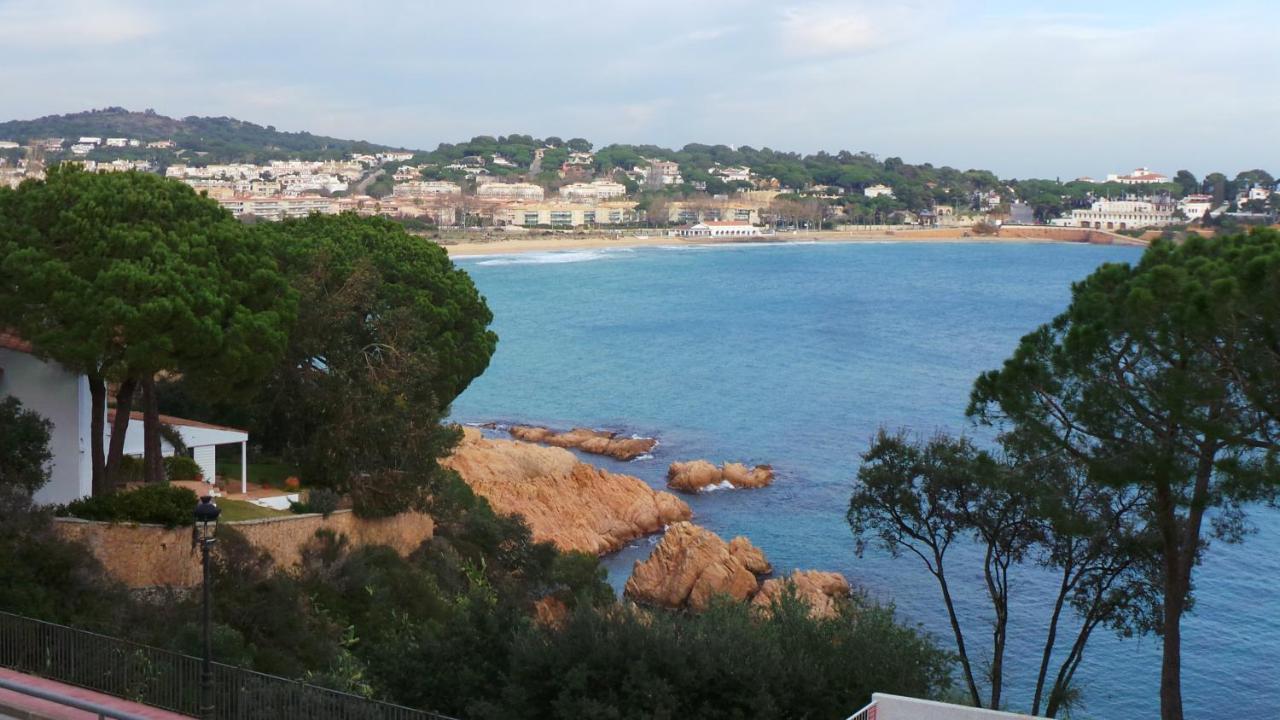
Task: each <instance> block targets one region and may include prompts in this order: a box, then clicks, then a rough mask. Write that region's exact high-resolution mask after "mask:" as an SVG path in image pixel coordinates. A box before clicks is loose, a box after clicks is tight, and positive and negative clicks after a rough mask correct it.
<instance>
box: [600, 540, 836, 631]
mask: <svg viewBox="0 0 1280 720" xmlns="http://www.w3.org/2000/svg"><path fill="white" fill-rule="evenodd" d="M772 571H773V568H772V567H770V565H769V561H768V560H766V559H765V556H764V553H763V552H761V551H760V549H759V548H757V547H755V546H754V545H752V544H751V541H750V540H747V539H746V538H745V537H741V536H739V537H736V538H734V539H733V540H731V541H729V542H727V543H726V542H725V541H724V540H722V539H720V537H719V536H717V535H716V534H715V533H713V532H711V531H710V530H707V529H705V528H701V527H698V526H697V525H694V524H692V523H688V522H681V523H676V524H675V525H672V526H671V527H670V528H668V529H667V533H666V535H664V536H663V538H662V542H660V543H658V546H657V547H656V548H654V551H653V553H652V554H650V555H649V557H648V558H647V559H646V560H643V561H637V562H636V564H635V566H634V567H633V568H632V570H631V577H630V578H628V579H627V585H626V588H625V590H624V594H625V595H626V596H627V597H628V598H630V599H632V600H634V601H636V602H639V603H644V604H648V605H659V606H662V607H667V608H673V609H688V610H694V611H701V610H705V609H706V608H707V607H708V606H709V605H710V604H711V601H712V599H713V598H715V597H717V596H724V597H728V598H732V599H734V600H738V601H742V602H746V601H750V602H751V603H752V605H753V606H755V607H757V608H759V609H760V610H761V611H763V612H768V611H769V610H770V609H771V608H772V605H773V603H774V601H775V600H777V599H778V598H781V597H782V596H783V594H784V593H785V592H786V590H787V587H788V586H791V587H794V588H795V594H796V597H797V598H798V599H800V600H801V601H802V602H804V603H805V604H807V605H808V606H809V608H810V614H811V615H812V616H813V617H824V618H825V617H834V616H835V615H836V614H837V613H838V612H839V603H840V601H841V599H843V598H847V597H849V592H850V590H849V583H848V581H846V580H845V579H844V576H843V575H841V574H840V573H834V572H821V571H817V570H796V571H794V572H792V573H791V576H790V577H788V578H770V579H768V580H765V581H764V583H760V581H759V579H758V577H757V576H760V575H767V574H769V573H770V572H772Z"/></svg>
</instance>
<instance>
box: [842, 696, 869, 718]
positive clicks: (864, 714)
mask: <svg viewBox="0 0 1280 720" xmlns="http://www.w3.org/2000/svg"><path fill="white" fill-rule="evenodd" d="M846 720H876V701H875V700H872V701H871V702H870V703H869V704H868V705H867V706H866V707H864V708H862V709H861V710H859V711H858V712H856V713H854V714H852V715H850V716H849V717H848V718H846Z"/></svg>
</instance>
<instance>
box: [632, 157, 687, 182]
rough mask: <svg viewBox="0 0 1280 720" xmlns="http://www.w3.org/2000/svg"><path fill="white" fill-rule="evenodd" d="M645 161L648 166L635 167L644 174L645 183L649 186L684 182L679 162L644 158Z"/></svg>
mask: <svg viewBox="0 0 1280 720" xmlns="http://www.w3.org/2000/svg"><path fill="white" fill-rule="evenodd" d="M646 162H648V163H649V167H647V168H636V170H637V171H639V172H640V173H642V174H643V175H644V180H645V184H646V185H648V186H649V187H662V186H664V185H679V184H680V183H682V182H684V178H682V177H681V175H680V163H677V162H671V161H670V160H646Z"/></svg>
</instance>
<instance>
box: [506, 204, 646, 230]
mask: <svg viewBox="0 0 1280 720" xmlns="http://www.w3.org/2000/svg"><path fill="white" fill-rule="evenodd" d="M635 221H636V203H634V202H627V201H621V200H615V201H609V202H593V203H580V202H563V201H553V202H542V203H515V204H511V205H505V206H502V207H498V208H495V209H494V211H493V223H494V224H495V225H499V226H503V225H512V226H516V227H538V226H543V227H564V228H569V227H587V226H596V225H626V224H628V223H633V222H635Z"/></svg>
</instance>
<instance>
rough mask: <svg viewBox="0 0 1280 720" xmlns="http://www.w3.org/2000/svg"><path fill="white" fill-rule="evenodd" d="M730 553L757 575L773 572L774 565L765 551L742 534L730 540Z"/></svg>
mask: <svg viewBox="0 0 1280 720" xmlns="http://www.w3.org/2000/svg"><path fill="white" fill-rule="evenodd" d="M729 554H730V555H732V556H734V557H735V558H737V559H738V562H740V563H742V565H743V567H745V568H746V569H748V570H750V571H751V572H753V573H755V574H756V575H768V574H769V573H771V572H773V566H772V565H770V564H769V561H768V560H767V559H765V556H764V551H763V550H761V549H760V548H758V547H756V546H755V545H752V544H751V541H750V540H748V539H746V538H745V537H743V536H741V535H739V536H738V537H736V538H734V539H732V540H730V541H729Z"/></svg>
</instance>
